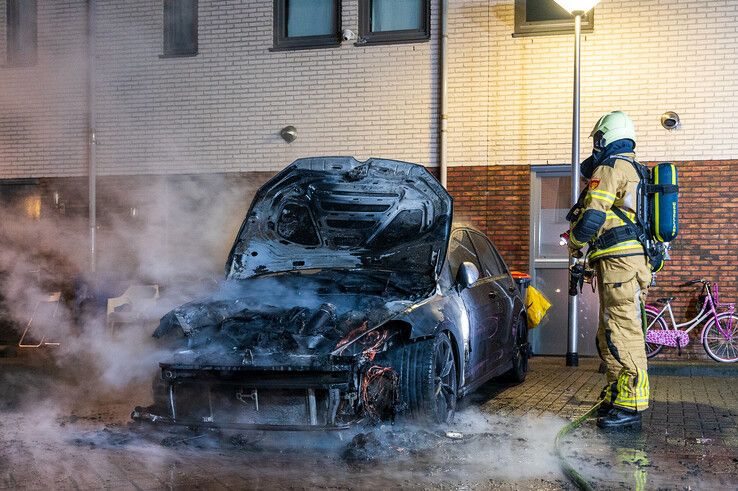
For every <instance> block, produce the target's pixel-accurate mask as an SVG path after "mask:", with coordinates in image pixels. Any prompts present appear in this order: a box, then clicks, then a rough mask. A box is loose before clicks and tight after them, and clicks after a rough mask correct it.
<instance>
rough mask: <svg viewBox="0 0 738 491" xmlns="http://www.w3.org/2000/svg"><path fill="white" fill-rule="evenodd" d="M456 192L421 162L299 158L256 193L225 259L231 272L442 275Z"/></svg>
mask: <svg viewBox="0 0 738 491" xmlns="http://www.w3.org/2000/svg"><path fill="white" fill-rule="evenodd" d="M451 214H452V200H451V196H450V195H449V194H448V193H447V192H446V190H445V189H444V188H443V187H442V186H441V185H440V183H439V182H438V181H437V180H436V179H435V178H434V177H433V176H432V175H431V174H430V173H429V172H428V171H427V170H426V169H425V168H424V167H422V166H419V165H415V164H410V163H406V162H398V161H393V160H379V159H370V160H367V161H366V162H359V161H357V160H355V159H353V158H350V157H316V158H308V159H300V160H297V161H295V162H294V163H293V164H292V165H290V166H289V167H287V168H286V169H285V170H284V171H282V172H280V173H279V174H277V175H276V176H275V177H274V178H272V179H271V180H270V181H269V182H267V183H266V184H265V185H264V186H262V188H261V189H259V191H258V192H257V194H256V197H255V198H254V201H253V203H252V204H251V208H250V209H249V213H248V215H247V217H246V219H245V221H244V223H243V225H242V226H241V230H240V231H239V234H238V237H237V238H236V241H235V243H234V245H233V248H232V250H231V253H230V255H229V257H228V262H227V263H226V275H227V277H228V278H230V279H244V278H249V277H253V276H257V275H260V274H264V273H268V272H277V271H290V270H300V269H320V268H345V269H348V268H372V269H378V270H386V271H396V272H410V271H412V272H416V273H421V274H422V275H424V276H425V277H426V278H427V280H428V282H429V283H430V282H435V279H436V278H437V275H438V274H439V272H440V268H441V266H442V264H443V260H444V257H445V253H446V248H447V242H448V237H449V233H450V228H451Z"/></svg>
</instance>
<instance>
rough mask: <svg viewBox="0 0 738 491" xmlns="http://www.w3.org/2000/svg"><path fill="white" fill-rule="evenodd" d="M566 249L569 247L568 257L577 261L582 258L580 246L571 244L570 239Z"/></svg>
mask: <svg viewBox="0 0 738 491" xmlns="http://www.w3.org/2000/svg"><path fill="white" fill-rule="evenodd" d="M567 247H569V255H570V256H571V257H573V258H576V259H579V258H581V257H582V256H584V253H583V252H582V248H581V246H577V245H575V244H573V243H572V241H571V239H569V242H568V243H567Z"/></svg>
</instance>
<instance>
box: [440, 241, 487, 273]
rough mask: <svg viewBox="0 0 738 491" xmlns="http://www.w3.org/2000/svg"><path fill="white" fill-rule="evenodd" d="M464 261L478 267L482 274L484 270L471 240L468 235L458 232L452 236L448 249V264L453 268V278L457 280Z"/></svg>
mask: <svg viewBox="0 0 738 491" xmlns="http://www.w3.org/2000/svg"><path fill="white" fill-rule="evenodd" d="M464 261H467V262H470V263H472V264H473V265H475V266H476V267H477V269H478V270H479V272H480V274H481V273H482V268H481V267H480V266H479V260H478V259H477V255H476V253H475V252H474V246H473V245H472V243H471V240H470V239H469V236H468V234H467V233H466V232H465V231H463V230H457V231H456V232H454V234H453V235H452V236H451V241H450V245H449V249H448V263H449V266H451V277H452V278H453V279H454V280H455V279H456V275H457V274H458V273H459V266H461V263H463V262H464Z"/></svg>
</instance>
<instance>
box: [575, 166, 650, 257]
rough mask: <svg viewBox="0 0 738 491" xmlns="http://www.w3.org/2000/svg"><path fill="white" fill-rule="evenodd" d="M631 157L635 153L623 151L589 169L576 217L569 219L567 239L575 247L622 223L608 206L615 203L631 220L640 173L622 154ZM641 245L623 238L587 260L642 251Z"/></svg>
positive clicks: (596, 252) (636, 200)
mask: <svg viewBox="0 0 738 491" xmlns="http://www.w3.org/2000/svg"><path fill="white" fill-rule="evenodd" d="M621 155H622V156H623V157H626V158H630V159H635V153H633V152H627V153H621V154H618V155H613V156H612V157H610V158H608V159H606V160H605V161H604V162H603V163H601V164H599V165H598V166H597V167H596V168H595V169H594V171H593V172H592V178H591V179H590V181H589V189H588V190H587V194H586V195H585V197H584V202H583V203H582V206H583V208H582V210H581V212H580V213H579V216H578V218H577V219H576V221H575V222H574V223H572V230H571V233H570V236H569V237H570V238H569V240H570V243H571V245H572V246H574V247H576V248H577V249H579V248H582V247H584V245H586V244H587V243H589V242H592V243H594V242H595V241H596V240H597V239H598V238H599V237H601V236H602V234H603V233H605V232H606V231H608V230H610V229H612V228H615V227H622V226H623V225H625V223H624V222H623V220H621V219H620V218H618V217H617V215H615V213H614V212H613V211H612V207H613V205H614V206H617V207H618V208H619V209H620V210H621V211H622V212H623V213H624V214H625V215H626V216H627V217H628V218H629V219H631V221H635V217H636V215H635V214H636V210H637V206H638V184H639V183H640V177H639V176H638V173H637V172H636V170H635V169H634V168H633V165H632V164H631V163H630V162H629V161H628V160H625V159H623V158H618V156H621ZM643 254H644V250H643V246H642V245H641V243H640V242H639V241H638V240H635V239H633V240H625V241H622V242H619V243H616V244H614V245H611V246H609V247H607V248H601V249H597V248H595V250H594V252H591V253H590V256H589V259H590V261H595V260H597V259H602V258H606V257H623V256H635V255H643Z"/></svg>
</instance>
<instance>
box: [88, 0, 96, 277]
mask: <svg viewBox="0 0 738 491" xmlns="http://www.w3.org/2000/svg"><path fill="white" fill-rule="evenodd" d="M96 124H97V120H96V118H95V0H87V138H88V141H87V144H88V147H87V175H88V183H87V186H88V193H89V196H88V200H89V209H88V218H89V226H90V237H89V239H90V249H89V254H90V264H89V269H90V273H94V272H95V263H96V256H97V250H96V247H95V232H96V229H97V155H96V148H95V147H96V146H97V137H96V135H95V125H96Z"/></svg>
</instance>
